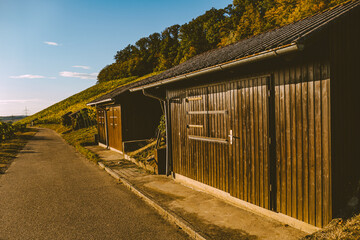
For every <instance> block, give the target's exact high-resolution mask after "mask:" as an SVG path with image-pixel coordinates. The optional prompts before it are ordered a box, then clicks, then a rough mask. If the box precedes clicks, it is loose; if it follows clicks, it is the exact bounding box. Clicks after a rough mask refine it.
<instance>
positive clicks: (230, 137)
mask: <svg viewBox="0 0 360 240" xmlns="http://www.w3.org/2000/svg"><path fill="white" fill-rule="evenodd" d="M232 142H233V132H232V130H231V129H230V134H229V143H230V145H232Z"/></svg>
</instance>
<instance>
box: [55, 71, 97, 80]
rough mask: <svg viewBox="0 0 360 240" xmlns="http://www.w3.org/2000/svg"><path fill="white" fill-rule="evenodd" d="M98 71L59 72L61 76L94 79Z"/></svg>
mask: <svg viewBox="0 0 360 240" xmlns="http://www.w3.org/2000/svg"><path fill="white" fill-rule="evenodd" d="M98 74H99V73H77V72H60V73H59V75H60V76H62V77H72V78H81V79H96V78H97V75H98Z"/></svg>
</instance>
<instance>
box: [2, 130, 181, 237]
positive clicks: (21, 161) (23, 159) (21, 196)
mask: <svg viewBox="0 0 360 240" xmlns="http://www.w3.org/2000/svg"><path fill="white" fill-rule="evenodd" d="M0 239H1V240H2V239H187V236H186V235H185V234H184V233H183V232H182V231H181V230H179V229H178V228H177V227H176V226H173V225H170V224H169V223H167V222H166V221H165V220H163V219H162V218H161V217H160V216H159V215H158V214H157V213H156V212H155V211H154V210H153V209H151V208H150V207H148V206H147V205H146V204H144V203H143V202H142V201H141V200H140V199H138V198H137V197H136V196H135V195H133V194H132V193H131V192H130V191H128V190H127V189H126V188H125V187H124V186H122V185H120V184H117V183H116V182H115V180H113V179H112V178H111V177H109V175H108V174H107V173H105V172H103V171H100V170H99V169H98V167H97V166H95V165H94V164H92V163H90V162H88V161H87V160H86V159H84V158H83V157H81V156H80V155H79V154H78V153H76V151H75V150H74V149H73V148H72V147H70V146H68V145H67V144H66V143H65V142H64V141H63V140H62V139H61V138H60V137H59V136H58V135H56V134H55V133H54V132H53V131H51V130H48V129H40V131H39V132H38V133H37V134H36V135H35V137H34V139H33V140H30V141H29V143H28V144H27V145H26V147H25V148H24V149H23V150H22V152H21V153H20V154H19V155H18V158H17V159H16V160H15V161H14V162H13V164H12V165H11V167H10V168H9V169H8V171H7V172H6V174H4V175H0Z"/></svg>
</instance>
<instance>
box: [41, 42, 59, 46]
mask: <svg viewBox="0 0 360 240" xmlns="http://www.w3.org/2000/svg"><path fill="white" fill-rule="evenodd" d="M44 43H45V44H47V45H50V46H59V44H58V43H56V42H44Z"/></svg>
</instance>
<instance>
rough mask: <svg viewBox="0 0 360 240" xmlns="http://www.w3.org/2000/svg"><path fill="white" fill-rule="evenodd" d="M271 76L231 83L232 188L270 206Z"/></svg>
mask: <svg viewBox="0 0 360 240" xmlns="http://www.w3.org/2000/svg"><path fill="white" fill-rule="evenodd" d="M269 80H270V79H269V78H267V77H259V78H253V79H247V80H243V81H239V82H234V83H231V84H230V87H229V89H230V91H229V98H230V99H229V101H230V113H231V115H230V119H231V130H232V133H231V134H232V135H233V138H232V142H231V143H230V155H231V156H232V159H233V161H232V170H233V171H232V183H233V185H232V188H231V191H230V193H231V194H232V195H233V196H235V197H237V198H240V199H242V200H245V201H247V202H250V203H253V204H256V205H258V206H261V207H264V208H268V209H269V208H270V188H269V186H270V172H269V169H270V168H269V167H270V163H269V95H268V93H269V88H268V83H269Z"/></svg>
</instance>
